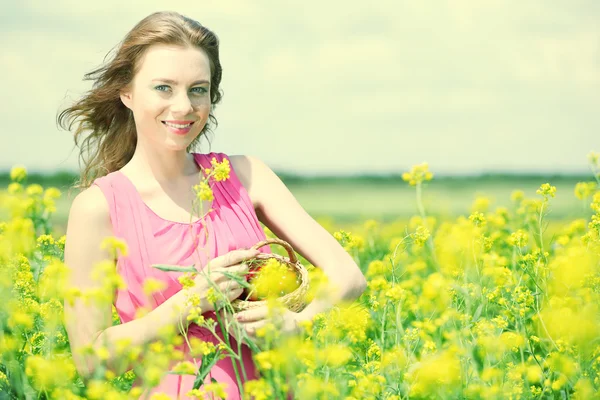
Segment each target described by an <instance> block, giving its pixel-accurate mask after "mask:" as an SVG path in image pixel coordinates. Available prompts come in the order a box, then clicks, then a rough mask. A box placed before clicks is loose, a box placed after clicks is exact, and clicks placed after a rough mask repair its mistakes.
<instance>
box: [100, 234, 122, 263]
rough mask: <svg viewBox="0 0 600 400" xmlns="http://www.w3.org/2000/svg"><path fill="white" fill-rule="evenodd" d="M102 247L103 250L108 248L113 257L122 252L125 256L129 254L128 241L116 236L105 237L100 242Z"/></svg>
mask: <svg viewBox="0 0 600 400" xmlns="http://www.w3.org/2000/svg"><path fill="white" fill-rule="evenodd" d="M100 248H101V249H102V250H107V251H108V252H110V254H111V255H112V257H113V258H117V255H118V254H119V253H120V254H121V255H122V256H123V257H127V255H128V254H129V252H128V247H127V243H126V242H125V241H124V240H122V239H119V238H117V237H114V236H110V237H107V238H104V240H103V241H102V243H100Z"/></svg>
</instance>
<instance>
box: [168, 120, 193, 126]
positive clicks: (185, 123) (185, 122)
mask: <svg viewBox="0 0 600 400" xmlns="http://www.w3.org/2000/svg"><path fill="white" fill-rule="evenodd" d="M165 122H168V123H170V124H177V125H187V124H193V123H194V122H195V121H181V120H173V121H167V120H165V121H162V123H163V124H164V123H165Z"/></svg>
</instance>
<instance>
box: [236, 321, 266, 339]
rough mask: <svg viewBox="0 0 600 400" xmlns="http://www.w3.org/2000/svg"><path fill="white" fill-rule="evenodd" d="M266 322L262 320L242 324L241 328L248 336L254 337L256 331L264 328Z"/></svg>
mask: <svg viewBox="0 0 600 400" xmlns="http://www.w3.org/2000/svg"><path fill="white" fill-rule="evenodd" d="M267 322H268V321H267V320H264V319H263V320H261V321H256V322H250V323H244V324H242V328H243V329H244V330H245V331H246V333H247V334H248V335H250V336H256V331H257V330H259V329H260V328H262V327H263V326H265V325H266V324H267Z"/></svg>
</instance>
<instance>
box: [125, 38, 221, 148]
mask: <svg viewBox="0 0 600 400" xmlns="http://www.w3.org/2000/svg"><path fill="white" fill-rule="evenodd" d="M139 62H140V65H139V70H138V72H137V74H136V75H135V76H134V78H133V81H132V85H131V88H130V89H129V90H127V91H123V92H121V101H122V102H123V104H125V106H127V107H128V108H129V109H131V110H132V112H133V116H134V119H135V125H136V130H137V134H138V141H143V142H145V143H148V144H150V145H153V146H160V147H161V148H162V149H168V150H185V149H186V148H187V146H188V145H189V144H190V143H191V142H192V141H193V140H194V139H195V138H196V137H197V136H198V135H199V134H200V131H202V129H203V128H204V125H205V124H206V122H207V121H208V115H209V113H210V107H211V104H210V64H209V60H208V56H207V55H206V54H205V53H204V52H203V51H202V50H199V49H196V48H191V47H187V48H183V47H178V46H170V45H153V46H151V47H149V48H148V49H147V51H146V53H145V55H144V56H143V57H142V58H141V59H140V61H139Z"/></svg>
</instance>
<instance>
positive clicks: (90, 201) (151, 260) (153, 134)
mask: <svg viewBox="0 0 600 400" xmlns="http://www.w3.org/2000/svg"><path fill="white" fill-rule="evenodd" d="M221 75H222V68H221V64H220V61H219V42H218V38H217V36H216V35H215V34H214V33H213V32H211V31H210V30H208V29H207V28H206V27H204V26H202V25H201V24H200V23H198V22H197V21H194V20H192V19H189V18H187V17H184V16H182V15H180V14H177V13H174V12H158V13H154V14H152V15H149V16H148V17H146V18H144V19H143V20H142V21H140V22H139V23H138V24H137V25H136V26H135V27H134V28H133V29H132V30H131V31H130V32H129V33H128V34H127V36H126V37H125V39H124V40H123V42H122V44H121V45H120V47H119V48H118V50H117V52H116V54H115V56H114V57H113V59H112V60H110V61H109V62H108V63H107V64H106V65H105V66H103V67H102V68H99V69H98V70H96V71H93V72H92V73H89V74H87V75H86V79H92V80H94V81H95V84H94V87H93V89H92V90H91V91H90V92H89V93H87V95H86V96H84V97H83V98H82V99H81V100H80V101H78V102H77V103H76V104H75V105H73V106H72V107H69V108H67V109H66V110H64V111H63V112H62V113H61V114H60V116H59V123H60V124H61V126H63V127H68V129H71V128H72V126H73V125H74V124H76V129H75V141H76V143H77V140H78V138H79V137H80V135H82V134H83V131H84V130H88V131H91V133H90V135H89V136H88V137H87V138H86V139H85V141H84V144H85V145H86V146H85V147H86V149H88V150H89V149H91V157H90V158H89V160H88V161H87V162H86V163H85V168H84V169H83V171H82V178H81V185H80V187H82V188H83V189H84V190H83V191H82V192H81V193H79V194H78V195H77V196H76V197H75V199H74V200H73V203H72V206H71V210H70V213H69V219H68V226H67V233H66V236H67V240H66V245H65V263H66V264H67V265H68V266H69V267H70V268H71V270H72V271H73V274H72V277H71V284H72V285H75V286H77V287H78V288H80V289H86V288H92V287H94V285H97V283H96V282H95V281H94V280H93V279H92V278H91V275H92V274H91V270H92V266H93V265H94V264H95V263H97V262H99V261H101V260H105V259H110V254H109V253H108V252H107V251H106V250H101V249H100V243H101V241H102V240H103V239H104V238H105V237H107V236H116V237H119V238H121V239H123V240H124V241H125V242H126V243H127V245H128V249H129V251H128V254H127V256H119V257H118V259H117V272H118V274H119V275H120V276H121V277H122V278H123V280H124V281H125V283H126V285H127V288H125V289H119V290H117V291H116V295H115V297H114V303H113V304H114V306H115V308H116V310H117V312H118V314H119V317H120V319H121V324H120V325H116V326H111V321H110V319H107V318H105V317H104V316H105V315H107V310H106V309H99V307H97V306H94V305H89V304H84V303H83V302H81V301H76V302H75V303H74V304H73V305H70V304H68V303H65V315H66V316H67V317H68V316H69V315H71V316H74V318H66V322H65V323H66V328H67V332H68V334H69V340H70V343H71V348H72V349H73V350H74V349H76V348H79V347H80V346H85V345H92V346H96V347H97V346H99V345H100V344H101V343H108V346H107V347H108V349H109V351H110V355H109V356H108V360H107V364H108V365H109V366H113V365H115V364H113V363H115V362H116V359H117V358H116V356H115V355H114V353H113V351H112V349H113V346H114V345H115V344H116V343H117V342H118V341H119V340H120V339H123V338H126V339H129V340H130V343H131V346H141V345H144V344H147V343H149V342H151V341H153V340H156V339H157V338H159V337H160V336H159V333H160V332H161V330H162V329H163V328H165V327H169V326H175V325H177V324H178V323H179V321H181V320H183V321H186V320H187V319H186V316H187V315H188V314H189V313H190V307H189V305H188V304H187V303H186V299H185V295H184V291H182V290H181V289H182V285H181V284H180V282H179V281H178V279H177V278H178V276H180V275H181V273H177V272H164V271H159V270H157V269H154V268H151V265H152V264H176V265H196V266H197V268H205V267H206V266H207V264H208V263H209V261H210V265H209V268H210V269H211V271H219V270H221V271H222V270H228V271H230V272H245V271H247V267H246V266H245V265H244V263H243V261H244V260H245V259H248V258H251V257H254V256H255V255H256V254H258V251H256V250H247V249H249V248H250V247H251V246H253V245H254V244H255V243H257V242H259V241H260V240H263V239H264V238H265V234H264V231H263V230H262V229H261V227H260V224H259V221H260V222H263V223H264V224H265V226H267V227H268V228H269V229H271V230H272V231H273V232H274V233H275V234H276V235H277V236H278V237H280V238H282V239H283V240H286V241H288V242H289V243H290V244H291V245H292V246H293V247H294V248H295V249H296V250H297V251H298V253H300V254H302V255H303V256H304V257H305V258H306V259H307V260H308V261H309V262H311V263H312V264H313V265H318V266H319V267H321V268H322V269H323V270H324V272H325V274H326V275H327V276H328V277H329V279H330V281H331V282H333V283H335V284H336V285H337V286H338V287H339V288H340V290H339V293H338V297H337V298H336V300H334V301H329V302H326V301H314V302H312V303H311V304H309V305H308V306H307V307H306V308H305V309H304V310H303V311H302V312H300V313H293V312H287V313H286V314H285V315H284V317H283V328H282V329H283V330H284V331H290V332H291V331H294V330H295V329H296V327H297V324H298V322H300V321H302V320H306V319H311V318H312V316H314V315H315V314H316V313H318V312H322V311H325V310H327V309H328V308H329V307H331V306H332V304H333V303H335V301H337V300H353V299H355V298H357V297H358V296H359V295H360V294H361V293H362V291H363V290H364V288H365V279H364V276H363V274H362V273H361V271H360V269H359V268H358V266H357V265H356V263H355V262H354V261H353V259H352V258H351V257H350V256H349V255H348V254H347V253H346V252H345V251H344V249H343V248H342V247H341V246H340V245H339V244H338V243H337V241H336V240H335V239H334V238H333V237H332V236H331V235H330V234H329V233H328V232H327V231H326V230H325V229H323V228H322V227H321V226H320V225H319V224H318V223H317V222H315V221H314V220H313V219H312V218H311V217H310V216H309V215H308V214H307V213H306V212H305V211H304V209H303V208H302V207H301V206H300V205H299V204H298V202H297V201H296V200H295V199H294V197H293V196H292V194H291V193H290V192H289V190H288V189H287V188H286V187H285V185H284V184H283V183H282V182H281V180H280V179H279V178H278V177H277V176H276V175H275V174H274V173H273V171H272V170H271V169H270V168H269V167H268V166H267V165H266V164H265V163H263V162H262V161H261V160H259V159H258V158H256V157H253V156H244V155H236V156H227V155H225V154H223V153H209V154H201V153H194V152H191V150H192V149H193V148H194V147H195V145H196V144H197V143H198V142H199V140H200V138H201V137H203V136H205V135H206V134H207V132H209V130H210V129H211V127H212V124H213V123H214V124H216V119H215V117H214V115H213V111H214V108H215V106H216V105H217V104H218V103H219V102H220V100H221V96H222V94H221V92H220V89H219V85H220V82H221ZM213 157H214V158H215V159H216V161H217V162H226V161H228V162H229V163H230V167H231V172H230V177H229V179H227V180H225V181H222V182H216V184H215V186H214V187H213V192H214V200H213V201H212V203H210V202H209V201H207V200H205V201H204V204H203V206H202V208H201V209H202V210H204V211H205V212H206V211H207V210H209V209H211V208H212V211H210V212H209V213H208V214H207V217H206V219H202V218H199V216H197V215H193V210H192V204H193V202H194V199H195V196H196V195H195V193H194V192H193V190H192V188H193V186H194V185H196V184H198V176H199V174H201V173H202V171H203V170H204V169H206V168H210V167H211V160H212V159H213ZM197 248H202V249H204V250H205V252H198V251H196V249H197ZM259 250H262V251H263V252H269V251H270V249H269V248H268V246H265V247H264V248H262V249H259ZM201 275H202V274H200V275H198V278H197V279H196V285H195V286H194V288H193V290H194V291H195V292H194V293H196V294H198V295H199V297H200V299H201V308H202V311H203V312H204V313H205V316H206V318H209V316H210V315H214V313H212V312H213V309H212V305H211V303H210V302H209V301H208V300H207V289H208V287H209V286H208V284H207V282H206V281H205V280H204V278H203V277H201ZM149 277H152V278H154V279H156V280H160V281H162V282H164V283H165V288H164V290H162V291H158V292H157V293H154V294H151V295H149V296H148V295H144V292H143V283H144V281H145V280H146V279H147V278H149ZM213 279H214V280H215V281H216V282H217V283H218V284H219V287H220V288H221V289H222V290H223V291H224V292H225V294H226V295H227V297H228V298H229V299H235V298H237V297H238V296H240V294H241V293H242V288H241V287H240V286H239V285H238V284H237V283H235V281H232V280H228V279H227V278H226V277H225V276H224V275H223V274H218V275H216V278H213ZM142 308H145V309H149V310H150V311H149V312H148V313H147V314H146V315H144V316H142V317H139V318H136V313H137V312H139V310H140V309H142ZM108 314H110V313H108ZM236 319H238V321H239V322H240V324H241V325H242V326H243V327H244V329H246V331H247V332H248V333H249V334H250V335H254V332H256V330H257V329H258V328H260V327H261V326H263V325H264V324H266V323H267V322H268V317H267V310H266V309H262V308H261V309H256V310H252V311H245V312H243V313H240V315H236ZM188 328H189V330H188V336H190V335H192V336H194V335H195V336H196V337H198V338H201V339H202V340H205V341H211V340H212V341H214V343H217V338H214V337H212V338H211V334H210V332H207V330H206V329H203V328H200V327H199V326H198V325H195V324H190V326H189V327H188ZM230 339H231V340H232V341H233V342H234V343H235V338H233V337H231V338H230ZM232 347H233V346H232ZM242 348H243V352H242V360H243V364H244V367H245V370H246V372H247V374H246V376H245V377H244V379H246V380H250V379H253V378H255V377H256V371H255V367H254V364H253V362H252V355H251V353H250V351H249V349H248V347H246V346H242ZM181 349H182V350H183V351H184V352H185V351H186V346H182V347H181ZM74 358H75V362H76V365H77V369H78V371H79V373H80V374H81V375H82V376H84V377H88V376H91V374H92V373H93V370H94V365H95V362H96V361H97V360H96V359H94V358H93V356H87V358H84V357H83V356H81V357H79V356H77V357H76V356H75V351H74ZM186 359H189V357H188V358H186ZM129 367H131V366H129ZM127 369H128V368H125V369H124V370H127ZM234 369H235V368H234V366H233V365H232V361H231V359H229V358H226V359H223V360H221V361H219V362H218V363H216V365H215V366H214V367H213V368H212V369H211V373H210V375H209V376H208V377H207V382H210V379H211V378H212V379H216V381H218V382H220V383H224V384H225V387H226V390H227V395H228V396H227V397H228V398H229V399H237V398H240V396H241V395H240V391H242V388H241V387H239V384H238V382H239V380H237V379H236V376H235V371H234ZM193 381H194V376H191V375H184V376H178V375H163V377H162V378H161V379H160V382H159V384H158V386H157V387H155V388H154V389H152V392H151V393H159V392H160V393H165V394H167V395H168V396H169V397H170V398H187V397H186V393H188V392H189V390H190V389H191V388H192V385H193ZM139 384H140V383H139V382H136V383H135V384H134V386H137V385H139ZM147 394H148V393H144V394H143V396H142V397H145V396H146V395H147Z"/></svg>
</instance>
